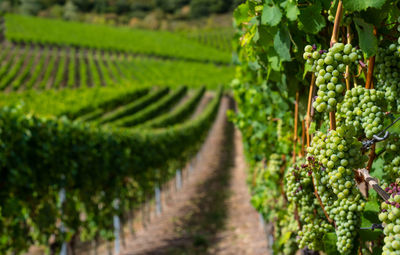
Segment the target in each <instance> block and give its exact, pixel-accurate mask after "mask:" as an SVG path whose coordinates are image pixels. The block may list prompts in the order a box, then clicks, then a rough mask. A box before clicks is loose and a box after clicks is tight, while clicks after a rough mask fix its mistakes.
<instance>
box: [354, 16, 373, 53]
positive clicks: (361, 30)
mask: <svg viewBox="0 0 400 255" xmlns="http://www.w3.org/2000/svg"><path fill="white" fill-rule="evenodd" d="M354 23H355V24H356V29H357V33H358V37H359V41H360V48H361V50H363V51H364V53H365V54H367V57H371V56H373V55H375V54H376V52H377V50H378V40H377V39H376V36H375V35H374V27H373V25H371V24H368V23H366V22H365V21H364V20H363V19H360V18H354Z"/></svg>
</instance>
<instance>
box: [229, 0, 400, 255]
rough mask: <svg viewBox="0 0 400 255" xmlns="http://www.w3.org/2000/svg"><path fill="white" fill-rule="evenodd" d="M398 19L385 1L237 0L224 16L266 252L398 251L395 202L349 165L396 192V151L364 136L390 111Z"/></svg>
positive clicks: (238, 117)
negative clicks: (268, 230) (229, 25)
mask: <svg viewBox="0 0 400 255" xmlns="http://www.w3.org/2000/svg"><path fill="white" fill-rule="evenodd" d="M399 15H400V11H399V1H389V0H376V1H364V0H343V1H339V0H334V1H331V0H321V1H320V0H304V1H303V0H281V1H279V0H247V1H246V2H245V3H243V4H240V5H239V6H238V7H237V8H236V10H235V11H234V26H235V28H236V34H235V40H234V41H235V43H236V45H235V52H236V54H235V56H234V62H235V63H236V64H237V68H236V79H235V80H234V81H233V82H232V85H231V86H232V89H233V93H234V97H235V100H236V102H237V105H238V111H237V113H233V112H231V113H230V118H231V120H232V121H233V122H234V123H235V124H236V126H237V127H238V128H239V129H240V130H241V132H242V135H243V142H244V145H245V152H246V156H247V159H248V161H249V164H250V172H249V183H250V187H251V190H252V203H253V205H254V206H255V207H256V208H257V210H258V211H259V212H260V213H261V214H262V215H263V217H264V218H265V219H266V221H267V222H270V223H271V224H272V225H273V229H274V231H273V239H274V244H273V249H274V251H275V253H276V254H295V253H296V251H298V250H299V249H303V253H304V254H317V253H318V252H324V254H381V253H382V254H398V252H399V248H400V245H399V246H398V244H397V242H398V241H396V240H397V238H398V236H396V233H397V232H395V231H398V230H400V228H399V229H397V227H396V230H395V231H394V230H393V228H394V226H397V225H398V222H397V221H396V219H397V211H396V210H397V209H396V210H395V211H396V215H395V214H394V213H393V212H392V210H393V209H392V207H394V208H395V206H397V205H396V201H394V198H390V199H389V200H388V196H389V195H388V194H386V195H387V196H386V195H385V192H384V191H383V193H381V194H380V195H381V196H382V197H380V196H378V193H377V192H375V191H374V190H373V189H368V188H366V187H365V186H366V185H367V179H368V178H366V177H365V176H364V175H362V174H360V170H357V169H359V168H365V169H367V173H366V174H367V175H369V174H370V175H371V176H372V177H371V179H373V177H375V178H377V182H378V183H380V185H381V186H382V187H383V188H386V192H388V193H393V192H395V191H393V190H395V189H396V187H398V186H397V183H396V181H397V178H399V177H400V176H399V173H398V172H396V171H397V170H396V171H394V172H395V173H394V172H393V164H397V163H398V162H397V161H396V162H394V163H393V162H392V163H391V160H393V158H394V157H396V156H395V151H396V148H397V147H398V145H394V146H393V148H392V149H393V150H392V151H390V149H389V150H388V149H386V150H385V148H389V147H390V146H391V145H390V144H391V143H392V142H385V144H384V143H377V144H374V143H375V142H376V141H372V140H369V139H370V138H371V137H372V136H373V135H381V133H382V132H383V131H384V130H383V129H384V127H386V126H388V125H389V124H390V123H392V122H393V119H394V117H395V116H397V115H398V110H397V106H398V105H397V97H398V94H397V91H398V90H397V83H398V82H397V76H398V73H397V71H398V69H399V65H398V63H400V62H399V60H400V59H399V52H398V49H399V43H398V37H399V32H398V25H399V21H398V17H399ZM356 88H357V89H356ZM368 89H371V90H368ZM346 91H348V92H347V93H346ZM382 100H383V101H385V102H386V103H384V102H383V103H382ZM388 103H389V104H388ZM357 107H358V108H357ZM372 109H374V110H373V112H371V111H372ZM370 113H372V115H370ZM356 116H359V117H356ZM361 126H362V127H361ZM335 130H336V131H335ZM317 131H318V133H316V132H317ZM397 131H398V128H397V127H396V125H394V127H391V129H389V133H390V137H391V139H392V140H395V141H397V140H396V137H397V134H396V132H397ZM383 133H384V132H383ZM313 138H314V140H313ZM351 139H353V140H351ZM368 141H369V142H371V141H372V143H371V144H374V145H373V146H372V148H370V147H368V146H367V147H365V146H364V147H363V150H360V148H361V144H362V143H363V144H365V143H367V142H368ZM394 143H395V144H396V143H397V142H394ZM338 144H342V145H338ZM343 144H345V145H344V146H350V147H351V149H349V153H350V154H351V156H346V155H347V154H346V153H347V149H346V148H347V147H346V148H345V147H343ZM310 146H312V147H310ZM388 146H389V147H388ZM396 146H397V147H396ZM343 148H344V149H343ZM336 150H338V151H339V152H337V151H336ZM344 152H345V153H344ZM385 162H386V163H385ZM384 169H385V170H384ZM396 169H398V168H396ZM388 175H390V177H389V178H388V177H387V176H388ZM371 179H368V180H371ZM374 180H375V179H374ZM328 181H329V185H328V186H324V185H325V183H327V182H328ZM335 182H336V184H335ZM342 183H343V185H342ZM365 190H366V191H365ZM361 191H362V192H361ZM396 192H397V191H396ZM382 202H383V205H382V208H380V204H381V203H382ZM391 205H393V206H391ZM389 214H390V215H389ZM378 215H379V219H378ZM346 221H347V222H346ZM382 223H383V225H380V224H382ZM375 224H377V225H375ZM377 228H378V229H377ZM379 228H381V229H379ZM382 229H383V231H382ZM391 252H394V253H391Z"/></svg>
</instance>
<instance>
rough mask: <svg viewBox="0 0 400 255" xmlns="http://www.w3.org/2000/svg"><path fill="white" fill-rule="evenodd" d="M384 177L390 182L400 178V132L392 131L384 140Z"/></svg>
mask: <svg viewBox="0 0 400 255" xmlns="http://www.w3.org/2000/svg"><path fill="white" fill-rule="evenodd" d="M384 149H385V152H384V154H383V160H384V164H383V173H384V175H383V179H384V181H385V182H387V183H390V182H392V180H396V179H397V178H400V134H397V133H392V134H390V136H389V138H388V139H387V140H386V141H385V142H384Z"/></svg>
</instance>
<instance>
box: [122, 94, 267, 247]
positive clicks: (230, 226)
mask: <svg viewBox="0 0 400 255" xmlns="http://www.w3.org/2000/svg"><path fill="white" fill-rule="evenodd" d="M232 108H233V101H232V100H230V99H228V98H226V97H225V98H223V100H222V103H221V107H220V111H219V114H218V118H217V121H216V123H215V124H214V126H213V128H212V130H211V132H210V134H209V137H208V138H207V141H206V143H205V144H204V146H203V149H202V153H201V158H200V160H198V161H197V162H196V165H195V166H194V168H195V171H193V172H192V173H191V175H190V176H189V178H187V179H185V180H184V185H183V188H182V189H181V190H180V192H178V193H175V194H174V195H173V196H172V199H171V198H170V199H169V200H168V201H166V203H164V207H163V213H162V214H161V215H160V216H157V217H154V218H153V220H151V222H150V223H149V224H147V227H146V228H144V229H139V230H137V232H136V234H135V236H130V237H127V239H126V245H125V247H124V248H123V250H122V254H123V255H150V254H161V255H162V254H171V255H175V254H177V255H178V254H202V255H203V254H218V255H230V254H238V255H239V254H240V255H242V254H249V255H250V254H251V255H259V254H260V255H261V254H268V252H267V242H266V241H265V235H264V232H263V230H262V226H261V224H260V222H259V220H258V215H257V213H256V211H255V210H254V209H253V208H252V207H251V205H250V202H249V201H250V195H249V191H248V188H247V184H246V173H245V167H246V165H245V163H244V156H243V150H242V145H241V137H240V134H239V132H238V131H237V130H235V129H234V127H233V125H232V124H231V123H229V122H228V121H227V118H226V111H227V110H228V109H232Z"/></svg>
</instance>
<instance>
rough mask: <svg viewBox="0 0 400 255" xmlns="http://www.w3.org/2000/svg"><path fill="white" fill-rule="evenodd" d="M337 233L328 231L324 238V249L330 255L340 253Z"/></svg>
mask: <svg viewBox="0 0 400 255" xmlns="http://www.w3.org/2000/svg"><path fill="white" fill-rule="evenodd" d="M336 241H337V237H336V233H335V232H331V233H326V234H325V235H324V238H323V243H324V247H325V249H324V251H325V252H326V253H327V254H329V255H336V254H337V255H339V254H340V253H339V252H338V251H337V249H336Z"/></svg>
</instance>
